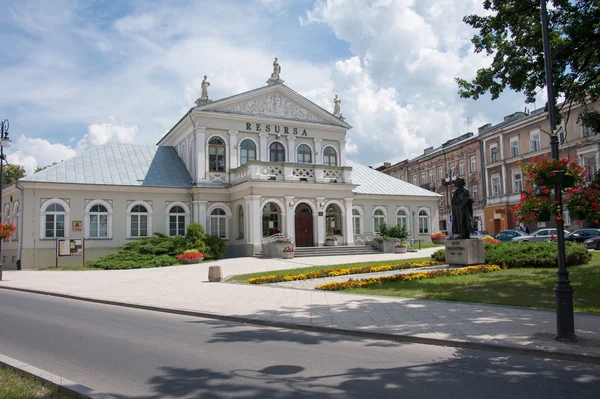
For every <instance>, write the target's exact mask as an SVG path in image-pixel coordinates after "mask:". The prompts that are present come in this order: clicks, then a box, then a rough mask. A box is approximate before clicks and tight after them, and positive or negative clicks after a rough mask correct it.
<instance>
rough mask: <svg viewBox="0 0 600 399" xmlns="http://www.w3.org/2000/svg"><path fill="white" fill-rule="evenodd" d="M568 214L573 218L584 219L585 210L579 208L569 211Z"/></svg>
mask: <svg viewBox="0 0 600 399" xmlns="http://www.w3.org/2000/svg"><path fill="white" fill-rule="evenodd" d="M569 215H571V219H574V220H585V217H586V214H585V212H583V211H579V210H574V211H569Z"/></svg>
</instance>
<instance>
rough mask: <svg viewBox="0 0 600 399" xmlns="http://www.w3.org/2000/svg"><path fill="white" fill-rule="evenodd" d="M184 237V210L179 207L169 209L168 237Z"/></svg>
mask: <svg viewBox="0 0 600 399" xmlns="http://www.w3.org/2000/svg"><path fill="white" fill-rule="evenodd" d="M184 235H185V209H183V207H181V206H179V205H175V206H172V207H171V209H169V236H170V237H175V236H184Z"/></svg>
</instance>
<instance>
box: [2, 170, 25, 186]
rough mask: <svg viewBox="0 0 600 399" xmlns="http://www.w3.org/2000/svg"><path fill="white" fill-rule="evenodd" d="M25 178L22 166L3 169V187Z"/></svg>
mask: <svg viewBox="0 0 600 399" xmlns="http://www.w3.org/2000/svg"><path fill="white" fill-rule="evenodd" d="M21 177H25V168H24V167H22V166H21V165H7V166H4V167H3V168H2V187H5V186H7V185H9V184H11V183H14V182H16V181H17V180H19V179H20V178H21Z"/></svg>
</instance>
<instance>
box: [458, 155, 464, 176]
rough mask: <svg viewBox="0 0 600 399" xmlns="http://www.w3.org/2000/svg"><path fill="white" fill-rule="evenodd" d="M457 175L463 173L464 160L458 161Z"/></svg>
mask: <svg viewBox="0 0 600 399" xmlns="http://www.w3.org/2000/svg"><path fill="white" fill-rule="evenodd" d="M458 175H459V176H464V175H465V161H463V160H462V159H461V160H460V161H458Z"/></svg>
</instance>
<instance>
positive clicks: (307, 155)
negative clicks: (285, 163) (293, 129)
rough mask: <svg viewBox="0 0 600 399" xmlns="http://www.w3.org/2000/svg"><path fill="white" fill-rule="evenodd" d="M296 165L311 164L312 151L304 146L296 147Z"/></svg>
mask: <svg viewBox="0 0 600 399" xmlns="http://www.w3.org/2000/svg"><path fill="white" fill-rule="evenodd" d="M297 160H298V163H311V162H312V151H311V150H310V147H309V146H307V145H306V144H301V145H300V146H299V147H298V157H297Z"/></svg>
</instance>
